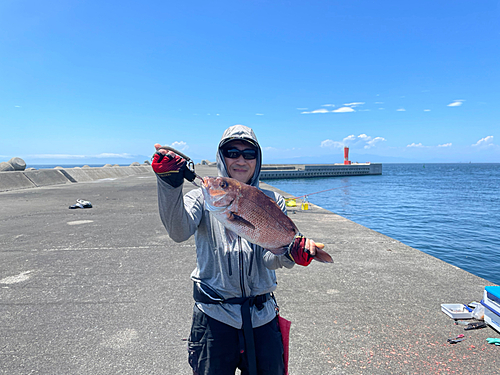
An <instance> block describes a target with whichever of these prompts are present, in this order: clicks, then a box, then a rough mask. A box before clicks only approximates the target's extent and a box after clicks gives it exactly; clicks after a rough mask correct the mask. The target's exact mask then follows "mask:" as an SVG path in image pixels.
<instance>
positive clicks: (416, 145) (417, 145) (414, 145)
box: [406, 143, 425, 148]
mask: <svg viewBox="0 0 500 375" xmlns="http://www.w3.org/2000/svg"><path fill="white" fill-rule="evenodd" d="M406 147H417V148H423V147H425V146H424V145H423V144H422V143H412V144H411V145H407V146H406Z"/></svg>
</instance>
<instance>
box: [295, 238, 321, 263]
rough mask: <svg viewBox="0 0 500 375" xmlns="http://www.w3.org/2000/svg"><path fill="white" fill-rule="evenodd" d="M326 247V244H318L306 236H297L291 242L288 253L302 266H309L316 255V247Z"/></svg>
mask: <svg viewBox="0 0 500 375" xmlns="http://www.w3.org/2000/svg"><path fill="white" fill-rule="evenodd" d="M324 247H325V245H323V244H320V243H318V244H317V243H316V242H314V241H313V240H310V239H308V238H305V237H304V236H296V237H295V239H294V240H293V242H292V243H291V244H290V248H289V250H288V254H287V255H288V256H289V257H290V258H291V259H292V260H293V261H294V262H295V263H297V264H299V265H301V266H308V265H309V264H311V262H312V260H313V258H314V256H315V255H316V249H323V248H324Z"/></svg>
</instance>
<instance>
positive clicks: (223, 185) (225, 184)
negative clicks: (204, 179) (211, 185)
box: [219, 181, 228, 189]
mask: <svg viewBox="0 0 500 375" xmlns="http://www.w3.org/2000/svg"><path fill="white" fill-rule="evenodd" d="M227 185H228V184H227V182H226V181H221V182H220V183H219V186H220V187H221V188H223V189H225V188H227Z"/></svg>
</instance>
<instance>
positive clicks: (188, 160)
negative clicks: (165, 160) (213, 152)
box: [158, 146, 203, 187]
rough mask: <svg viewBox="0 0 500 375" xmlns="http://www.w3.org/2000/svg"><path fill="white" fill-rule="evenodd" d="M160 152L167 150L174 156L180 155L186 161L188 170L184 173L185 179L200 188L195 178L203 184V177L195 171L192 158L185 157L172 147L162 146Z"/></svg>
mask: <svg viewBox="0 0 500 375" xmlns="http://www.w3.org/2000/svg"><path fill="white" fill-rule="evenodd" d="M158 150H166V151H172V152H173V153H174V154H177V155H179V156H180V157H181V158H183V159H185V160H186V170H185V171H184V178H185V179H186V180H188V181H189V182H191V183H192V184H193V185H194V186H196V187H200V186H199V185H198V184H197V183H196V182H194V180H195V178H198V179H200V180H201V181H202V182H203V177H201V176H200V175H198V174H196V172H195V171H194V162H193V161H192V160H191V158H190V157H189V156H187V155H184V154H183V153H182V152H180V151H179V150H176V149H175V148H173V147H170V146H161V147H160V148H158Z"/></svg>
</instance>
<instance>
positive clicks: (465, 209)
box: [266, 164, 500, 284]
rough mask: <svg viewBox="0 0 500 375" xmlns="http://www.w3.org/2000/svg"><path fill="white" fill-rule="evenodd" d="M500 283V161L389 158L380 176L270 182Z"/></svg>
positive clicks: (269, 181) (290, 192) (269, 182)
mask: <svg viewBox="0 0 500 375" xmlns="http://www.w3.org/2000/svg"><path fill="white" fill-rule="evenodd" d="M266 183H268V184H270V185H273V186H275V187H277V188H279V189H281V190H283V191H286V192H287V193H289V194H292V195H294V196H300V195H303V194H311V193H314V192H318V191H321V190H325V189H330V188H337V189H335V190H332V191H328V192H324V193H319V194H312V195H310V196H309V201H310V202H312V203H314V204H317V205H319V206H321V207H323V208H326V209H328V210H330V211H333V212H335V213H337V214H339V215H341V216H344V217H346V218H348V219H350V220H352V221H354V222H356V223H359V224H361V225H363V226H366V227H368V228H370V229H373V230H376V231H378V232H380V233H383V234H385V235H387V236H389V237H392V238H395V239H397V240H399V241H401V242H403V243H405V244H407V245H409V246H411V247H414V248H416V249H419V250H421V251H424V252H426V253H428V254H430V255H433V256H435V257H437V258H439V259H442V260H444V261H446V262H448V263H451V264H453V265H455V266H457V267H460V268H462V269H464V270H466V271H469V272H471V273H473V274H475V275H477V276H480V277H483V278H485V279H487V280H489V281H491V282H493V283H495V284H500V198H499V196H500V164H425V165H424V164H384V165H383V174H382V175H381V176H358V177H332V178H313V179H283V180H267V181H266Z"/></svg>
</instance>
